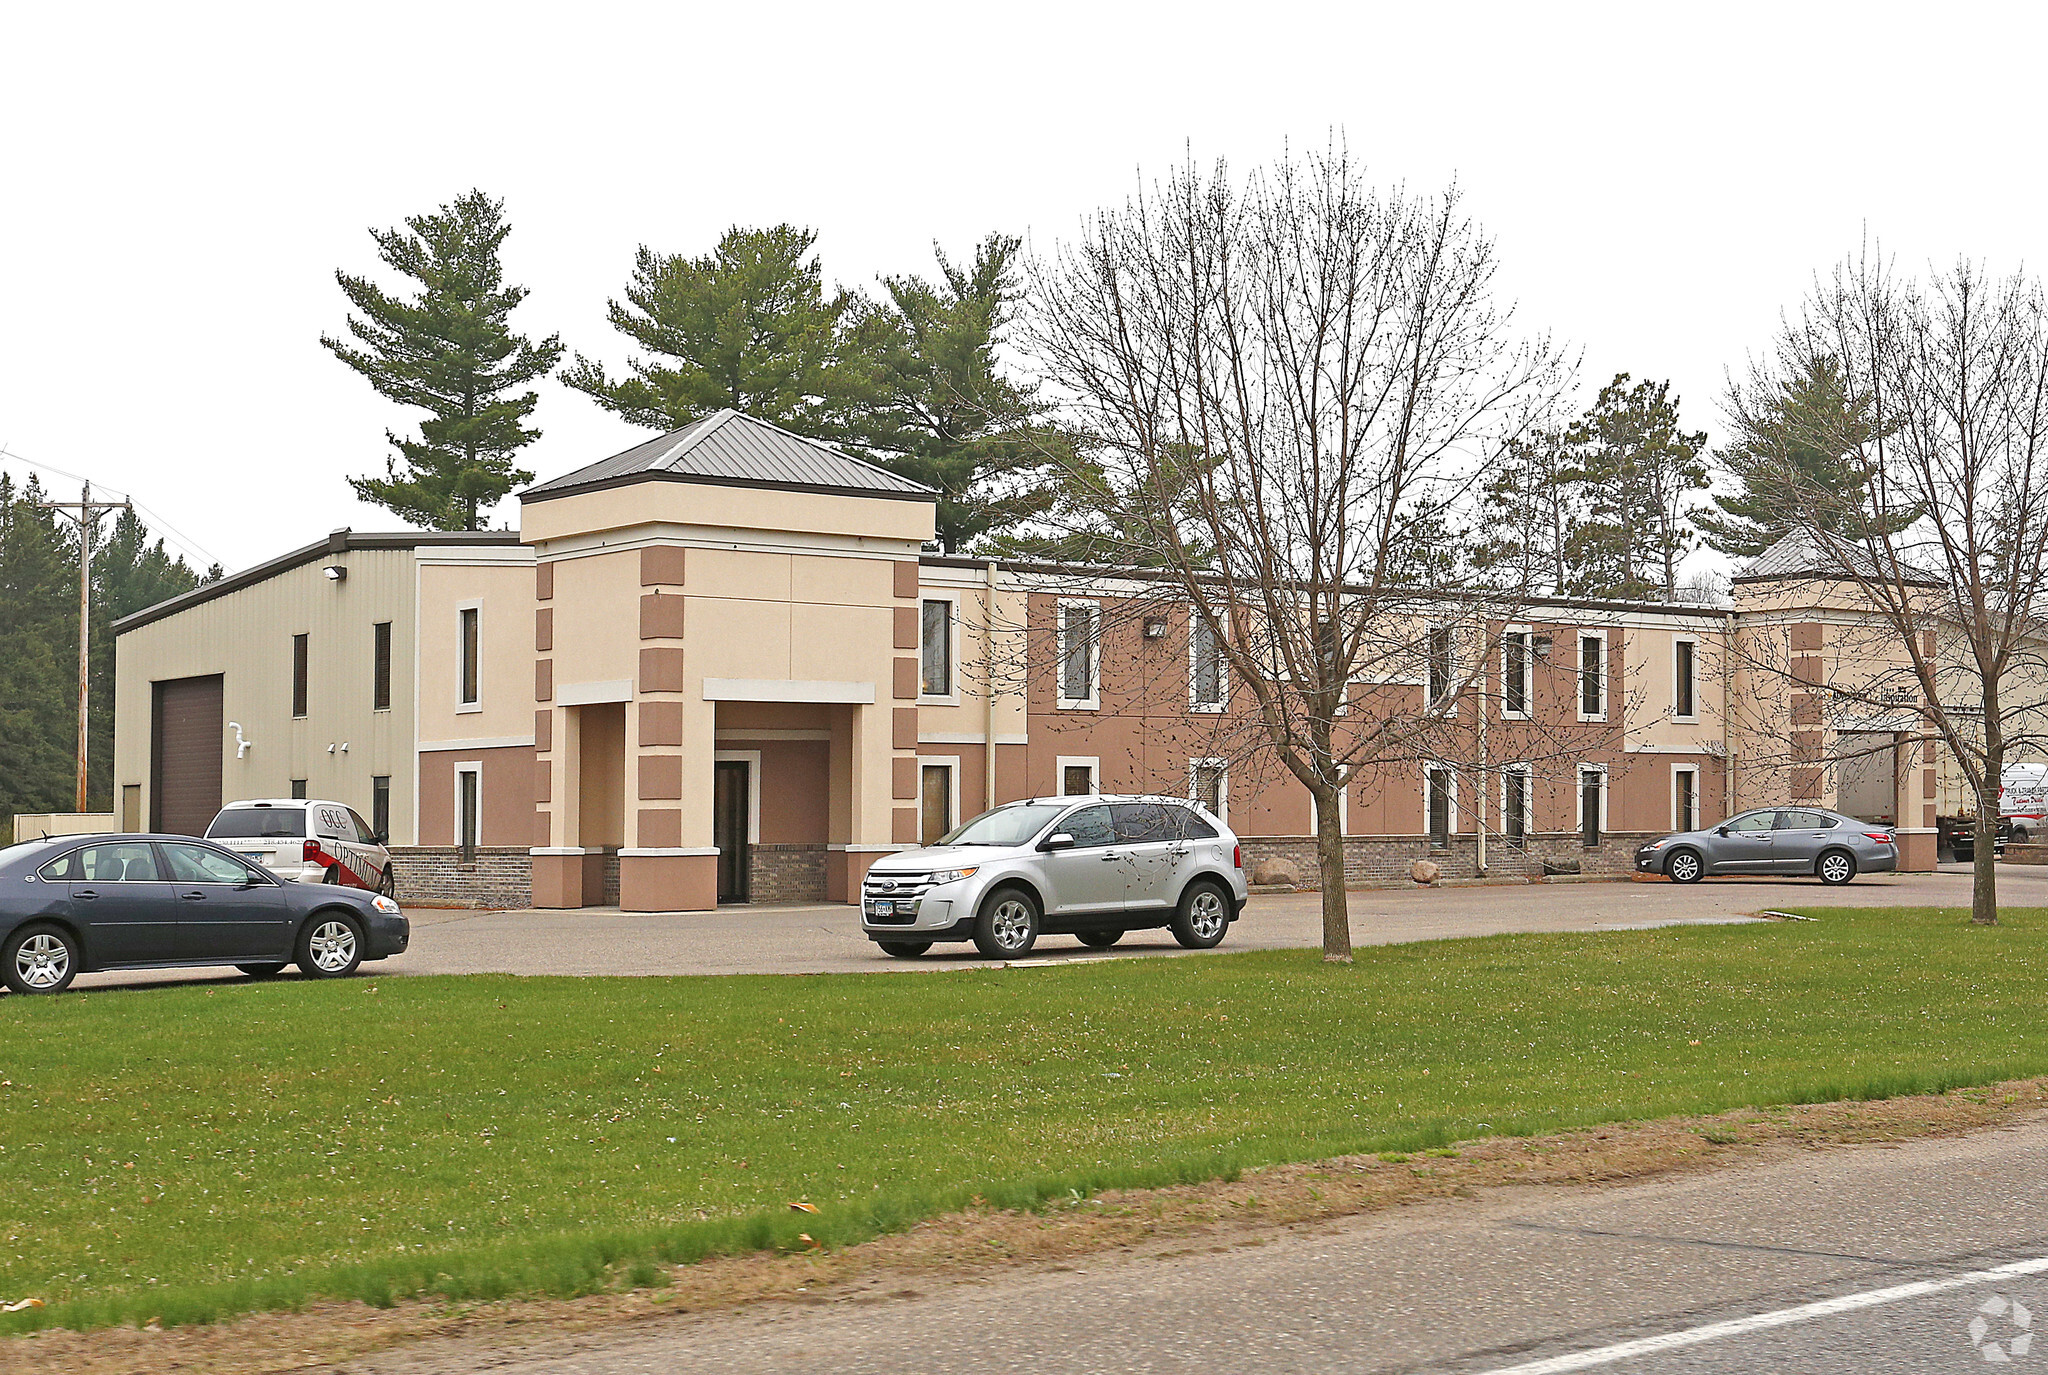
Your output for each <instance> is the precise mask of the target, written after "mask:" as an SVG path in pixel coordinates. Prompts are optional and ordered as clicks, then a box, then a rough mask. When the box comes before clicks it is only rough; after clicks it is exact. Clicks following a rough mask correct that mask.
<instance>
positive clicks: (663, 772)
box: [640, 754, 683, 801]
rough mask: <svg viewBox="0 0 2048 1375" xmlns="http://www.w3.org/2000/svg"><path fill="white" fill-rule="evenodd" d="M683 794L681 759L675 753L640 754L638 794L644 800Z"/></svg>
mask: <svg viewBox="0 0 2048 1375" xmlns="http://www.w3.org/2000/svg"><path fill="white" fill-rule="evenodd" d="M682 795H683V760H682V756H681V755H676V754H643V755H641V756H640V796H641V797H642V798H643V799H646V800H650V801H651V800H655V799H661V798H671V797H681V796H682Z"/></svg>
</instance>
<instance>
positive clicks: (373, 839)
mask: <svg viewBox="0 0 2048 1375" xmlns="http://www.w3.org/2000/svg"><path fill="white" fill-rule="evenodd" d="M348 821H349V825H351V826H353V827H354V828H355V832H356V843H357V844H359V845H375V844H376V843H377V832H376V828H374V827H373V826H371V825H370V823H369V822H367V821H365V820H363V814H362V813H361V812H359V811H357V810H356V809H355V808H354V807H350V808H349V809H348Z"/></svg>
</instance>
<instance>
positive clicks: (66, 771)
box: [0, 474, 78, 816]
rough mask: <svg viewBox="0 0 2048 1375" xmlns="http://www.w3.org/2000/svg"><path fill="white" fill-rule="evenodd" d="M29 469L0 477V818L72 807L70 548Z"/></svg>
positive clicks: (74, 691)
mask: <svg viewBox="0 0 2048 1375" xmlns="http://www.w3.org/2000/svg"><path fill="white" fill-rule="evenodd" d="M42 500H43V487H42V483H41V482H40V481H39V480H38V479H37V478H36V477H35V476H33V475H31V476H30V477H29V479H28V481H27V482H25V483H23V484H22V485H21V487H20V488H19V489H17V488H16V487H15V485H14V481H13V479H12V478H11V477H9V476H7V475H6V474H0V815H7V816H12V815H13V814H14V813H16V812H61V811H69V810H71V808H72V806H73V805H74V803H75V801H76V799H75V797H74V784H75V779H76V767H77V766H76V759H77V753H76V751H77V734H78V714H77V702H78V552H77V545H76V542H75V541H74V540H73V539H72V538H71V536H70V535H69V533H68V532H67V531H66V530H65V528H64V526H63V524H62V523H61V522H60V521H59V520H58V518H57V516H56V514H55V513H54V512H52V511H47V510H44V509H42V507H41V505H40V503H41V502H42Z"/></svg>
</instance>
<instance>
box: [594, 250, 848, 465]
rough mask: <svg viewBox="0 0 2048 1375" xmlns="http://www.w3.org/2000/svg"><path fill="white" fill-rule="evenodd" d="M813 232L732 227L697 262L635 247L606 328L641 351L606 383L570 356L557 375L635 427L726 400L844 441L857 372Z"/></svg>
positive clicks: (840, 299)
mask: <svg viewBox="0 0 2048 1375" xmlns="http://www.w3.org/2000/svg"><path fill="white" fill-rule="evenodd" d="M816 240H817V235H816V233H815V232H814V231H812V230H808V229H799V228H797V227H796V226H794V225H788V224H779V225H776V226H775V227H773V228H771V229H742V228H740V227H739V226H737V225H735V226H734V227H733V228H731V229H729V230H727V231H726V233H725V236H724V237H723V238H721V239H720V240H719V241H718V247H717V248H715V249H713V250H712V251H711V252H710V253H708V254H705V255H704V256H703V257H700V258H687V257H684V256H682V255H681V254H665V253H656V252H655V251H654V250H653V249H651V248H648V247H646V246H645V245H642V246H641V248H640V250H639V252H638V254H637V255H635V257H634V261H633V279H632V282H631V283H630V284H629V285H628V286H627V287H626V299H625V300H624V301H623V302H621V301H617V300H614V301H612V302H611V303H610V305H609V309H608V310H607V312H606V313H607V317H608V318H609V319H610V321H611V323H612V327H613V328H614V329H616V330H618V331H619V332H620V333H622V334H624V335H626V336H627V337H628V338H630V339H632V340H633V342H634V343H636V344H638V345H639V346H640V347H641V348H642V349H644V350H646V354H647V356H645V357H640V358H633V359H631V360H629V361H628V363H627V369H628V375H627V376H624V377H620V378H616V379H614V378H612V377H610V376H609V375H607V374H606V372H605V370H604V365H603V364H601V363H599V362H597V361H596V360H594V359H591V358H586V357H585V356H584V355H582V354H580V353H579V354H577V355H576V358H575V361H574V362H573V363H572V364H571V365H570V366H569V367H568V368H567V369H566V370H565V371H564V372H563V374H562V380H563V381H564V382H565V383H567V384H568V385H569V386H571V387H574V388H576V390H578V391H580V392H583V393H585V394H587V395H588V396H590V397H591V398H592V399H593V400H595V401H596V402H597V403H598V404H599V405H601V406H603V407H604V408H605V409H606V410H609V411H613V412H616V413H617V414H619V415H622V416H624V417H625V418H626V419H627V420H630V421H632V422H633V423H634V424H635V425H645V426H647V427H649V428H650V429H657V430H670V429H677V428H680V427H681V426H684V425H687V424H689V423H690V422H691V421H693V420H696V419H698V418H699V417H701V416H704V415H707V414H710V413H711V412H713V411H716V410H720V409H722V408H724V407H727V406H730V407H733V408H735V409H737V410H741V411H744V412H746V413H747V414H748V415H751V416H753V417H755V418H756V419H759V420H766V421H768V422H769V423H770V424H774V425H780V426H782V427H783V428H785V429H788V430H792V431H794V432H796V433H798V434H801V435H805V436H807V437H809V438H812V439H822V440H836V439H842V438H844V437H846V434H847V427H846V420H847V416H848V412H849V409H850V406H851V405H852V404H853V402H854V400H855V394H856V393H857V392H858V390H859V387H860V381H859V369H857V368H849V367H846V366H844V365H843V364H842V361H841V356H840V355H841V344H842V342H843V339H842V336H843V330H844V326H845V325H846V324H847V323H848V318H847V317H848V315H849V312H850V311H851V310H852V309H853V307H854V298H853V296H852V295H851V294H850V293H847V292H844V291H840V292H835V293H833V294H832V295H830V296H828V295H826V293H825V287H824V273H823V269H822V268H821V267H820V266H819V264H818V260H817V259H816V258H815V257H813V256H812V254H811V248H812V245H813V244H814V243H815V242H816Z"/></svg>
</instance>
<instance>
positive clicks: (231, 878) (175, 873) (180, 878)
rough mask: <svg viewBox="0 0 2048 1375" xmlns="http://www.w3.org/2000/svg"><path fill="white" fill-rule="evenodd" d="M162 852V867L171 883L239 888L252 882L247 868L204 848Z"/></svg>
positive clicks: (170, 848) (169, 848) (175, 848)
mask: <svg viewBox="0 0 2048 1375" xmlns="http://www.w3.org/2000/svg"><path fill="white" fill-rule="evenodd" d="M163 850H164V864H165V865H166V866H167V867H168V868H169V869H170V871H171V882H173V883H232V884H235V885H237V886H240V885H241V884H244V883H247V882H249V881H250V880H251V879H253V878H255V875H254V874H252V873H250V872H249V866H248V865H246V864H244V863H242V862H241V861H240V860H238V859H230V858H229V857H228V856H226V855H224V854H222V853H221V852H220V851H218V850H209V849H207V848H206V847H205V846H203V845H166V846H164V847H163Z"/></svg>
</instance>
